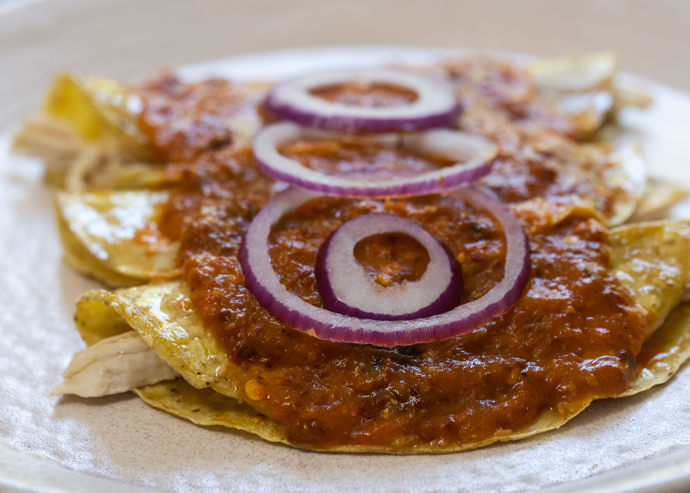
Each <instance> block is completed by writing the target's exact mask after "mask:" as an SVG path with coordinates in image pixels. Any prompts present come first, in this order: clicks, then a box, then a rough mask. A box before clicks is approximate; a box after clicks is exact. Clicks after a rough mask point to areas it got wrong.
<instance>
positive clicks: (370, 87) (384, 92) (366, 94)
mask: <svg viewBox="0 0 690 493" xmlns="http://www.w3.org/2000/svg"><path fill="white" fill-rule="evenodd" d="M309 92H310V93H311V94H312V95H314V96H317V97H319V98H322V99H325V100H326V101H330V102H334V103H341V104H344V105H346V106H368V107H373V108H377V107H391V106H405V105H407V104H410V103H413V102H415V101H416V100H417V93H415V92H414V91H411V90H410V89H407V88H406V87H400V86H396V85H394V84H382V83H376V82H372V83H365V82H346V83H343V84H329V85H326V86H320V87H315V88H314V89H312V90H310V91H309Z"/></svg>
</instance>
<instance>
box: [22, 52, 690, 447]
mask: <svg viewBox="0 0 690 493" xmlns="http://www.w3.org/2000/svg"><path fill="white" fill-rule="evenodd" d="M615 65H616V64H615V57H613V56H612V55H611V54H610V53H603V54H596V55H591V56H584V57H571V58H568V57H565V58H561V59H557V60H540V61H537V62H535V63H533V64H531V65H530V66H529V67H527V69H526V70H522V69H521V68H517V67H515V66H513V65H512V64H510V63H507V62H501V61H494V60H485V59H480V58H469V59H463V60H458V61H449V62H447V63H440V64H438V65H436V66H433V67H426V68H423V69H420V70H422V71H427V72H430V73H432V74H434V75H439V74H440V75H441V76H442V77H446V78H447V79H448V80H449V81H451V82H452V83H453V84H455V85H456V91H457V93H458V95H459V97H460V98H461V100H462V102H463V104H464V107H465V112H464V113H463V115H462V116H461V119H460V122H459V126H460V127H461V128H462V129H463V130H466V131H469V132H472V133H477V134H480V135H483V136H485V137H488V138H490V139H492V140H493V141H494V142H496V144H497V145H498V146H499V157H498V159H497V161H496V163H495V166H494V173H492V174H491V175H489V176H488V177H487V178H486V179H484V180H483V181H482V182H480V183H479V184H478V186H479V187H481V188H484V189H487V190H489V191H491V192H493V193H495V194H497V195H498V196H499V198H501V199H502V200H503V201H504V202H506V203H508V204H510V205H511V206H512V207H513V208H514V210H523V212H524V211H525V210H527V209H529V207H531V206H532V205H533V204H535V203H536V204H540V203H549V204H554V205H555V207H554V210H555V209H558V208H560V209H561V210H568V211H579V212H578V214H580V215H581V216H583V217H584V218H588V217H589V218H592V219H591V220H592V221H595V220H596V221H599V222H600V223H602V224H604V225H606V226H607V227H614V226H618V227H616V228H614V229H612V230H610V231H609V239H608V242H609V245H610V249H611V260H610V264H611V265H610V269H611V271H612V272H613V273H615V276H616V278H617V279H618V281H619V282H620V283H621V284H622V285H623V286H625V289H627V290H629V292H630V293H631V294H632V297H633V299H634V301H635V302H636V303H637V305H638V308H639V310H640V311H641V313H644V316H645V317H646V321H647V322H646V330H647V332H646V337H647V339H646V341H645V343H644V345H643V347H642V349H641V351H640V357H639V358H638V362H639V364H640V371H639V372H638V373H637V376H636V377H634V378H633V380H632V381H631V382H629V384H628V385H627V386H626V388H625V389H622V390H621V391H620V392H619V393H618V394H616V395H610V396H613V397H618V396H625V395H632V394H634V393H638V392H641V391H644V390H646V389H648V388H650V387H651V386H653V385H658V384H660V383H663V382H665V381H667V380H668V379H669V378H670V377H671V376H672V375H673V374H674V373H675V372H676V371H677V370H678V368H679V367H680V365H682V364H683V363H684V362H685V361H686V360H687V359H688V357H690V308H689V307H690V305H686V304H680V305H679V302H680V300H681V298H682V295H683V292H684V291H685V288H686V285H687V283H688V279H689V278H690V263H689V262H690V226H689V225H688V224H687V223H685V222H674V221H659V222H649V223H638V224H632V225H623V226H619V225H620V224H623V223H626V221H630V220H631V218H632V220H635V221H640V220H645V219H648V218H655V219H656V218H658V217H661V216H663V213H664V211H666V210H667V209H668V208H669V207H670V206H671V205H672V204H673V203H675V202H676V201H679V200H681V199H683V198H684V197H686V196H687V194H686V193H685V192H684V191H682V190H680V189H678V188H677V187H674V186H673V185H672V184H668V183H665V184H660V183H655V184H654V185H655V186H654V187H651V188H650V187H647V188H645V183H646V171H645V169H644V162H643V160H642V156H641V153H640V149H639V147H638V146H636V145H630V144H628V143H625V144H621V143H620V142H619V141H618V140H617V138H615V136H616V135H617V134H616V129H615V115H616V112H617V111H619V110H620V108H622V107H623V106H625V105H629V104H635V105H638V106H644V105H645V104H648V103H649V102H648V101H646V100H645V99H644V98H643V97H641V96H640V95H635V94H631V93H625V92H624V91H620V90H618V89H617V88H616V86H615V84H614V75H615V71H616V66H615ZM268 87H269V86H268V85H266V84H261V83H251V84H230V83H228V82H226V81H205V82H200V83H196V84H184V83H182V82H180V81H179V80H177V79H176V78H175V77H173V76H171V75H169V74H164V75H162V76H160V77H158V78H155V79H152V80H151V81H148V82H146V83H144V84H142V85H141V86H138V87H136V88H126V87H124V86H121V85H119V84H117V83H115V82H113V81H108V80H105V79H99V78H78V77H74V76H71V75H63V76H61V77H60V78H59V79H58V80H57V81H56V83H55V85H54V87H53V88H52V90H51V93H50V94H49V97H48V99H47V101H46V104H45V107H44V111H43V114H42V115H41V116H40V117H38V118H35V119H33V120H30V121H28V122H27V123H26V125H25V126H24V128H23V129H22V130H21V131H20V132H19V134H18V135H17V137H16V139H15V143H14V147H15V150H16V151H18V152H23V153H26V154H31V155H36V156H39V157H41V158H43V159H45V160H46V162H47V165H48V171H47V178H48V180H49V181H51V182H52V183H53V184H56V185H58V186H60V187H62V188H63V189H64V190H63V191H61V192H59V193H58V195H57V199H56V209H57V220H58V226H59V231H60V235H61V239H62V243H63V247H64V250H65V258H66V260H67V262H68V263H69V264H70V265H71V266H72V267H73V268H75V269H76V270H78V271H80V272H82V273H84V274H86V275H88V276H91V277H93V278H95V279H97V280H99V281H101V282H103V283H104V284H106V285H107V286H109V287H111V288H122V289H117V290H115V291H102V290H97V291H91V292H88V293H86V294H85V295H83V296H82V297H81V298H80V300H79V301H78V302H77V307H76V314H75V320H76V324H77V329H78V330H79V332H80V334H81V335H82V337H83V339H84V341H85V342H86V344H87V345H88V346H91V345H93V344H95V343H97V342H98V341H100V340H103V339H105V338H107V337H111V336H115V335H118V334H122V333H124V332H127V331H130V330H134V331H136V332H137V333H138V334H139V335H140V336H141V337H142V338H143V339H144V341H145V342H146V343H147V344H148V345H149V346H150V347H151V348H152V349H153V350H154V351H155V352H156V353H157V354H158V355H159V356H160V357H161V358H162V359H163V360H165V361H166V362H167V363H168V364H169V365H170V366H171V367H172V368H173V369H174V370H175V371H176V372H177V373H179V374H180V375H181V378H177V379H176V380H172V381H163V382H159V383H156V384H153V385H148V386H144V387H141V388H137V389H135V390H134V392H135V393H136V394H137V395H138V396H139V397H141V398H142V399H143V400H144V401H145V402H147V403H148V404H150V405H152V406H154V407H157V408H159V409H162V410H165V411H168V412H170V413H172V414H175V415H177V416H179V417H182V418H185V419H188V420H190V421H192V422H193V423H196V424H198V425H203V426H215V425H220V426H224V427H227V428H231V429H235V430H241V431H244V432H248V433H250V434H253V435H256V436H259V437H261V438H263V439H265V440H267V441H271V442H279V443H287V444H290V445H293V446H298V447H302V448H307V449H316V450H329V451H341V452H380V453H402V454H408V453H428V452H434V453H443V452H453V451H459V450H466V449H472V448H476V447H481V446H485V445H489V444H491V443H494V442H496V441H508V440H517V439H521V438H526V437H529V436H532V435H534V434H537V433H542V432H544V431H548V430H551V429H555V428H558V427H560V426H562V425H563V424H564V423H566V422H567V421H569V420H570V419H572V418H573V417H574V416H576V415H577V414H578V413H580V412H581V411H582V410H583V409H585V408H586V407H587V406H588V405H589V403H590V402H591V401H592V400H593V399H595V398H597V396H592V397H591V398H589V399H587V400H584V401H578V402H575V403H572V405H569V406H565V407H563V408H560V407H558V408H556V407H548V406H547V407H546V408H544V410H543V411H542V412H541V413H540V414H539V415H538V416H537V417H536V419H534V420H532V421H531V422H530V423H529V424H527V425H525V426H521V427H518V428H513V429H504V428H498V429H497V430H495V432H494V433H493V434H491V435H490V436H488V437H487V436H484V437H482V438H480V439H475V440H464V441H461V442H458V443H450V444H449V443H443V444H439V443H424V442H422V443H414V444H412V445H406V444H404V443H403V444H402V445H401V444H399V443H398V444H395V445H350V444H337V445H326V446H319V445H318V444H317V445H314V444H312V443H295V442H293V441H291V440H290V439H289V436H288V433H287V431H286V426H285V423H282V424H281V423H280V422H278V421H276V420H274V419H271V418H269V417H267V416H266V415H264V414H262V413H261V412H259V411H258V410H257V409H256V408H257V407H258V406H256V405H255V403H254V405H252V403H251V399H248V395H247V390H246V387H245V386H246V384H247V378H248V376H247V371H246V369H245V368H243V367H242V365H239V364H237V363H236V362H235V361H233V359H232V358H231V357H229V356H228V354H226V351H225V350H224V348H223V347H222V346H221V345H220V344H219V343H218V341H217V340H216V339H215V338H214V335H213V333H212V331H210V330H209V327H208V326H207V324H205V322H203V321H202V320H201V318H200V316H199V315H198V314H197V312H196V311H195V309H194V308H193V305H194V303H193V301H192V299H191V294H190V291H189V286H187V285H186V282H185V281H183V280H180V277H181V276H182V274H183V269H182V262H183V261H184V260H185V259H189V258H191V257H194V255H196V254H199V255H201V254H202V253H203V252H201V250H199V252H196V251H195V250H194V248H191V249H190V247H189V244H190V243H192V244H193V241H191V240H190V238H189V234H187V236H185V231H184V227H188V230H189V231H192V232H195V233H198V232H199V231H201V232H203V231H207V230H208V224H214V222H215V223H218V222H222V221H228V218H231V219H236V220H237V224H238V226H237V231H235V232H234V233H233V234H236V235H241V233H242V231H243V228H244V227H245V226H243V225H246V223H248V221H250V220H251V217H252V216H253V215H254V214H255V213H256V211H257V210H258V209H260V207H261V206H262V205H263V204H264V203H265V202H266V201H267V200H268V199H269V198H270V197H271V195H272V194H273V193H275V191H276V190H277V189H278V188H279V187H277V186H276V184H274V183H272V182H271V180H269V179H267V178H266V177H264V176H262V175H260V174H259V173H258V171H257V169H256V166H255V164H254V163H253V161H252V158H251V156H248V154H247V153H246V149H247V145H248V144H249V142H250V141H251V136H252V135H253V133H254V132H255V131H256V129H257V128H259V126H260V125H261V124H262V122H263V121H264V120H263V119H264V118H265V116H266V115H264V114H262V110H261V107H260V105H259V104H258V103H259V102H260V101H261V99H262V98H263V97H264V95H265V93H266V90H267V88H268ZM131 97H135V98H140V99H141V100H143V101H144V103H145V104H144V107H145V108H146V109H145V111H144V112H143V113H141V114H138V115H134V114H132V113H130V112H129V110H128V107H127V105H126V104H125V102H126V100H127V99H128V98H131ZM612 136H614V137H612ZM340 151H341V150H338V151H337V152H340ZM243 152H244V154H243ZM322 152H324V150H323V149H320V148H317V149H316V151H315V155H316V156H317V157H319V156H320V154H319V153H322ZM329 152H330V151H329ZM336 155H339V154H336ZM332 159H336V158H335V157H333V158H332ZM228 163H230V164H228ZM224 183H230V185H228V186H225V185H224ZM218 197H223V198H224V200H226V201H227V202H228V203H229V204H231V205H228V206H223V207H218V203H217V202H218ZM175 200H177V203H176V202H175ZM214 200H215V202H214ZM188 203H193V204H194V205H193V207H191V208H190V210H191V211H192V212H193V214H190V213H189V211H187V210H185V209H184V207H185V206H184V204H188ZM181 204H183V205H181ZM536 208H537V209H539V208H540V207H536ZM209 211H210V212H209ZM635 211H637V212H635ZM185 214H187V215H185ZM170 217H173V219H174V221H177V223H176V224H178V225H182V226H184V227H182V226H181V227H180V228H179V229H180V230H181V232H180V231H174V232H173V233H170V231H169V229H170V228H169V227H168V230H165V231H164V229H165V228H162V227H161V224H164V223H166V221H167V223H168V224H169V223H170V222H171V220H170ZM526 217H528V219H527V223H528V224H530V228H531V227H534V228H535V229H538V228H539V225H538V224H537V223H530V222H529V221H530V219H529V214H528V215H527V216H526ZM564 218H565V216H564ZM523 219H524V217H523ZM532 219H534V218H532ZM204 221H205V222H204ZM547 222H548V221H547ZM553 222H554V223H557V222H558V220H553ZM204 228H206V229H204ZM530 234H531V233H530ZM228 244H229V245H232V244H233V243H232V241H230V242H229V243H228ZM183 245H187V247H186V248H187V249H186V250H185V249H184V248H183ZM199 248H201V247H199ZM228 248H229V250H227V251H226V252H225V253H224V255H227V256H230V257H232V256H234V255H236V252H235V251H234V250H232V247H228ZM190 252H191V253H190ZM200 252H201V253H200ZM195 258H196V257H195ZM643 356H644V357H643Z"/></svg>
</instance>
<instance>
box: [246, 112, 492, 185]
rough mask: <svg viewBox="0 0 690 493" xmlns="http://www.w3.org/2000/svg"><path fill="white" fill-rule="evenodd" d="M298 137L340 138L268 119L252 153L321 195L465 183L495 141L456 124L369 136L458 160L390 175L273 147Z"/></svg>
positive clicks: (271, 171) (275, 174)
mask: <svg viewBox="0 0 690 493" xmlns="http://www.w3.org/2000/svg"><path fill="white" fill-rule="evenodd" d="M298 138H309V139H311V138H316V139H318V138H336V139H338V138H342V136H341V135H338V134H333V133H331V132H325V131H319V130H311V129H306V128H304V127H300V126H299V125H296V124H294V123H290V122H281V123H275V124H273V125H268V126H266V127H264V128H262V129H261V130H259V131H258V132H257V133H256V136H255V137H254V143H253V146H252V148H253V151H254V156H255V157H256V160H257V162H258V164H259V167H260V168H261V170H262V171H263V172H264V173H266V174H267V175H268V176H270V177H272V178H274V179H276V180H279V181H284V182H287V183H290V184H291V185H297V186H300V187H302V188H306V189H307V190H312V191H315V192H321V193H322V194H325V195H339V196H353V197H394V196H401V195H402V196H411V195H424V194H429V193H437V192H442V191H444V190H450V189H453V188H457V187H459V186H461V185H468V184H471V183H474V182H476V181H477V180H479V179H480V178H482V177H484V176H486V175H487V174H488V173H489V172H490V171H491V166H492V164H493V159H494V157H495V156H496V146H495V145H494V144H493V143H492V142H491V141H489V140H487V139H485V138H483V137H479V136H475V135H470V134H467V133H464V132H460V131H457V130H448V129H436V130H428V131H426V132H418V133H410V134H386V135H379V136H369V137H368V139H369V140H370V141H373V142H376V143H379V144H382V145H385V146H390V147H397V148H399V149H400V148H402V149H407V150H412V151H417V152H421V153H424V154H432V155H437V156H444V157H448V158H450V159H453V160H455V161H457V164H454V165H452V166H445V167H443V168H439V169H437V170H433V171H428V172H424V173H418V174H413V175H411V174H410V173H403V172H399V173H398V174H397V175H392V176H385V177H384V176H378V177H377V176H376V174H372V175H370V176H367V175H366V174H365V175H361V174H359V175H354V176H351V175H348V174H326V173H321V172H319V171H315V170H313V169H310V168H307V167H305V166H303V165H302V164H301V163H300V162H299V161H295V160H293V159H290V158H288V157H286V156H283V155H282V154H281V153H280V152H278V147H279V146H280V145H282V144H284V143H287V142H290V141H292V140H295V139H298Z"/></svg>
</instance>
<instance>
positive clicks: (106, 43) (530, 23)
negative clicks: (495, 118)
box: [0, 0, 690, 131]
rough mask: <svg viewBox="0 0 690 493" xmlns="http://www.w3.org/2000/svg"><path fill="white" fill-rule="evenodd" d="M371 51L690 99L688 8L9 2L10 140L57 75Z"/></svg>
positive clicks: (408, 0) (679, 2) (1, 36)
mask: <svg viewBox="0 0 690 493" xmlns="http://www.w3.org/2000/svg"><path fill="white" fill-rule="evenodd" d="M87 19H88V22H87V21H86V20H87ZM370 44H375V45H406V46H422V47H453V48H455V47H467V48H486V49H494V50H504V51H515V52H524V53H535V54H541V55H556V54H560V53H570V52H585V51H592V50H602V49H611V50H615V51H616V52H617V53H618V54H619V55H620V57H621V65H622V67H623V69H624V70H626V71H629V72H633V73H636V74H639V75H644V76H646V77H649V78H652V79H655V80H657V81H659V82H663V83H666V84H669V85H671V86H675V87H677V88H679V89H684V90H690V63H689V61H690V56H689V53H688V52H689V51H690V1H686V0H654V1H652V0H646V1H645V0H347V1H344V0H339V1H333V0H282V1H281V0H255V1H251V0H250V1H241V0H144V1H141V0H117V1H112V0H111V1H105V0H90V1H84V0H42V1H41V0H39V1H36V0H29V1H27V0H23V1H22V0H1V1H0V101H3V107H2V108H0V131H2V130H6V129H7V128H8V125H10V124H11V123H12V122H16V121H17V120H18V119H20V118H21V117H22V116H24V115H26V114H27V112H29V111H30V110H31V109H32V108H34V107H35V106H36V104H37V103H38V101H39V98H40V95H41V94H43V89H44V88H45V86H46V85H47V83H48V81H49V80H50V79H51V78H52V77H53V76H54V74H55V73H56V72H57V71H59V70H64V69H77V70H81V71H84V72H86V73H94V74H100V75H105V76H111V77H115V78H118V79H122V80H131V79H133V78H137V77H143V76H146V75H149V74H151V73H152V72H153V71H155V70H157V69H158V68H161V67H164V66H177V65H184V64H189V63H194V62H199V61H203V60H209V59H215V58H224V57H228V56H232V55H238V54H245V53H252V52H258V51H266V50H275V49H283V48H293V47H309V46H324V45H370ZM9 95H11V98H9V99H10V101H9V102H6V101H8V96H9Z"/></svg>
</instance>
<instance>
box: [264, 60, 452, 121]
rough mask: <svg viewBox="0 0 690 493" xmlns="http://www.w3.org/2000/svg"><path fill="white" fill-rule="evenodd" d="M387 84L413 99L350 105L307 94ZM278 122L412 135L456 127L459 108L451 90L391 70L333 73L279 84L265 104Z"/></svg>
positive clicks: (450, 88) (440, 83)
mask: <svg viewBox="0 0 690 493" xmlns="http://www.w3.org/2000/svg"><path fill="white" fill-rule="evenodd" d="M352 81H357V82H362V83H365V84H366V83H376V82H378V83H385V84H392V85H397V86H401V87H404V88H406V89H410V90H412V91H414V92H415V93H416V94H417V99H416V100H415V101H413V102H412V103H410V104H407V105H404V106H393V107H367V106H349V105H346V104H343V103H339V102H332V101H327V100H325V99H322V98H320V97H318V96H314V95H313V94H311V93H310V92H309V90H310V89H315V88H317V87H322V86H328V85H332V84H341V83H347V82H352ZM265 106H266V109H268V110H269V111H270V112H271V113H273V115H275V116H276V117H277V118H279V119H285V120H292V121H294V122H297V123H299V124H300V125H304V126H305V127H310V128H320V129H323V130H334V131H338V132H346V133H359V132H366V133H375V132H376V133H378V132H397V131H405V132H411V131H415V130H426V129H428V128H436V127H450V126H454V125H455V123H456V121H457V119H458V116H460V111H461V110H460V105H459V103H458V101H457V99H456V97H455V94H454V92H453V89H452V87H451V86H450V85H448V84H445V83H443V82H439V81H435V80H433V79H430V78H428V77H424V76H422V75H418V74H411V73H405V72H398V71H395V70H357V71H335V72H326V73H322V74H313V75H307V76H305V77H300V78H298V79H293V80H290V81H287V82H283V83H282V84H278V85H277V86H276V87H275V88H273V90H272V91H271V92H270V93H269V95H268V97H267V98H266V101H265Z"/></svg>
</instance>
